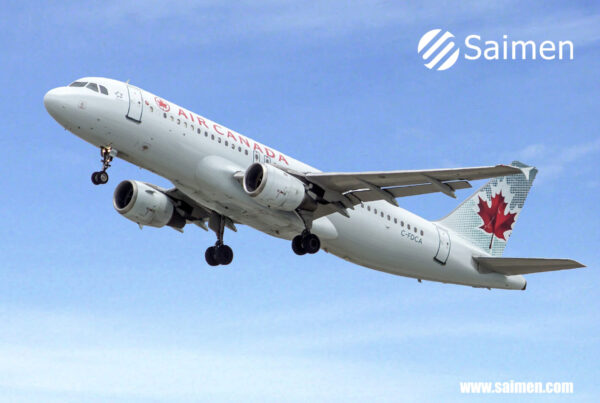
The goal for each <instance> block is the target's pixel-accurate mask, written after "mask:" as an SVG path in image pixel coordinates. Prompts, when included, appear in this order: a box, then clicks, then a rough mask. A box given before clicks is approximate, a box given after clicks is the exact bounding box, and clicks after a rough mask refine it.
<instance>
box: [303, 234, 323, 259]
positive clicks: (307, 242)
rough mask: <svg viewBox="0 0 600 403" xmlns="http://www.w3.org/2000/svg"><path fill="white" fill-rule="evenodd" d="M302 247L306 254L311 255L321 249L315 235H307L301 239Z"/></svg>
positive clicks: (319, 241)
mask: <svg viewBox="0 0 600 403" xmlns="http://www.w3.org/2000/svg"><path fill="white" fill-rule="evenodd" d="M302 247H303V249H304V250H305V251H306V253H310V254H311V255H313V254H315V253H317V252H318V251H319V249H321V240H319V237H318V236H316V235H315V234H307V235H305V236H304V237H303V240H302Z"/></svg>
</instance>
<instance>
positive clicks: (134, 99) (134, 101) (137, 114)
mask: <svg viewBox="0 0 600 403" xmlns="http://www.w3.org/2000/svg"><path fill="white" fill-rule="evenodd" d="M127 92H128V93H129V110H128V111H127V118H129V119H131V120H133V121H135V122H138V123H139V122H141V121H142V108H143V102H142V90H140V89H139V88H136V87H132V86H131V85H128V86H127Z"/></svg>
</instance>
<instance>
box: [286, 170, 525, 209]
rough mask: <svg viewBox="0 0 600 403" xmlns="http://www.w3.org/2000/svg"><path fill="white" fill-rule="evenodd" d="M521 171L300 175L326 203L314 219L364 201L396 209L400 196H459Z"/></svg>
mask: <svg viewBox="0 0 600 403" xmlns="http://www.w3.org/2000/svg"><path fill="white" fill-rule="evenodd" d="M521 172H522V171H521V170H520V169H519V168H517V167H513V166H509V165H496V166H487V167H474V168H452V169H434V170H415V171H382V172H334V173H306V174H300V175H297V176H300V177H302V178H303V179H304V180H306V181H307V182H309V183H310V184H313V185H315V186H313V189H311V188H309V191H311V190H312V191H313V193H314V194H315V196H316V198H318V199H321V200H322V201H323V202H324V203H322V205H321V206H320V208H319V209H317V211H316V212H315V218H318V217H322V216H323V215H327V214H331V213H333V212H336V211H337V212H340V213H342V214H344V212H345V209H347V208H352V207H353V206H355V205H357V204H360V203H362V202H369V201H374V200H386V201H388V202H389V203H391V204H393V205H395V206H397V205H398V203H397V202H396V200H395V199H396V198H397V197H405V196H414V195H420V194H426V193H434V192H442V193H444V194H446V195H448V196H450V197H456V196H455V194H454V191H455V190H458V189H465V188H470V187H471V184H470V183H469V181H471V180H478V179H487V178H494V177H497V176H505V175H514V174H518V173H521Z"/></svg>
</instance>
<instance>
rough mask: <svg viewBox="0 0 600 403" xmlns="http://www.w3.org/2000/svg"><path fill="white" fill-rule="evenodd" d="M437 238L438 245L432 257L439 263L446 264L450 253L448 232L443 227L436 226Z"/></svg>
mask: <svg viewBox="0 0 600 403" xmlns="http://www.w3.org/2000/svg"><path fill="white" fill-rule="evenodd" d="M436 228H437V232H438V238H439V245H438V250H437V253H436V254H435V257H434V259H435V260H437V261H438V262H440V263H441V264H446V261H447V260H448V255H450V234H448V231H446V230H445V229H444V228H440V227H438V226H436Z"/></svg>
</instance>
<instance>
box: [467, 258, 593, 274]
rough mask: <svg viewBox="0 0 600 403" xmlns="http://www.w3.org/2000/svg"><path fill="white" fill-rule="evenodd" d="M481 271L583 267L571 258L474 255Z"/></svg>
mask: <svg viewBox="0 0 600 403" xmlns="http://www.w3.org/2000/svg"><path fill="white" fill-rule="evenodd" d="M473 259H474V260H475V261H476V262H477V263H478V265H479V269H480V270H482V271H494V272H497V273H502V274H506V275H507V276H512V275H514V274H529V273H541V272H545V271H554V270H565V269H577V268H580V267H585V266H584V265H582V264H581V263H579V262H576V261H575V260H571V259H538V258H521V257H486V256H480V257H474V258H473Z"/></svg>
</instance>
